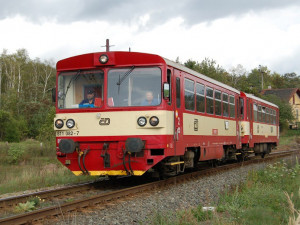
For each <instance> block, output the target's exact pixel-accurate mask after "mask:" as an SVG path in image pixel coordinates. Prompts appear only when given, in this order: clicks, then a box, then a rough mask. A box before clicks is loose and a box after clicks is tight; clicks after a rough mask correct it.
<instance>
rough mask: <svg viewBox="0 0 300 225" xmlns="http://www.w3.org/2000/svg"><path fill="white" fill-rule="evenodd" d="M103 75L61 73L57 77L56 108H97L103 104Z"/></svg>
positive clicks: (84, 72)
mask: <svg viewBox="0 0 300 225" xmlns="http://www.w3.org/2000/svg"><path fill="white" fill-rule="evenodd" d="M103 82H104V73H103V71H102V70H97V71H80V70H78V71H76V72H62V73H60V74H59V76H58V108H60V109H74V108H99V107H101V106H102V103H103V101H102V100H103Z"/></svg>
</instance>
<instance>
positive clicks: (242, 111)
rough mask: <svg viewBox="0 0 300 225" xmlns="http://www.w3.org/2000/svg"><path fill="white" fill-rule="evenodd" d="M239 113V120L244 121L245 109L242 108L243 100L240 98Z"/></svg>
mask: <svg viewBox="0 0 300 225" xmlns="http://www.w3.org/2000/svg"><path fill="white" fill-rule="evenodd" d="M239 108H240V111H239V113H240V118H242V119H244V110H245V108H244V99H242V98H240V107H239Z"/></svg>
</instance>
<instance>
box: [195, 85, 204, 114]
mask: <svg viewBox="0 0 300 225" xmlns="http://www.w3.org/2000/svg"><path fill="white" fill-rule="evenodd" d="M196 108H197V112H203V113H204V112H205V95H204V85H203V84H199V83H196Z"/></svg>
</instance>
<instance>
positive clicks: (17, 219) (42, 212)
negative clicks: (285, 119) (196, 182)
mask: <svg viewBox="0 0 300 225" xmlns="http://www.w3.org/2000/svg"><path fill="white" fill-rule="evenodd" d="M299 153H300V150H293V151H287V152H277V153H273V154H271V155H269V156H268V157H267V158H264V159H260V158H256V159H252V160H249V161H244V162H240V163H234V164H228V165H224V166H219V167H216V168H210V169H205V170H201V171H196V172H191V173H186V174H183V175H179V176H175V177H171V178H168V179H166V180H160V181H154V182H150V183H146V184H141V185H137V186H134V187H129V188H121V189H120V190H111V191H107V192H103V193H99V194H95V195H93V196H90V197H86V198H83V199H78V200H74V201H72V202H67V203H63V204H60V205H55V206H51V207H47V208H43V209H38V210H35V211H32V212H28V213H24V214H20V215H15V216H11V217H7V218H2V219H0V224H1V225H2V224H26V223H32V222H34V221H38V220H43V219H45V218H46V217H51V216H58V215H61V214H65V213H68V212H71V211H75V210H80V209H83V208H88V207H93V206H96V205H100V204H101V206H104V207H105V206H106V205H107V204H109V203H111V202H113V201H115V200H118V199H122V198H124V197H128V196H135V195H137V194H139V193H143V192H147V191H153V190H155V189H158V188H164V187H166V186H169V185H173V184H177V183H182V182H185V181H187V180H191V179H198V178H201V177H204V176H209V175H212V174H216V173H220V172H222V171H224V170H230V169H233V168H238V167H242V166H245V165H249V164H254V163H261V162H267V161H271V160H274V159H278V158H281V157H285V156H289V155H293V154H299ZM93 185H95V184H93V183H87V184H81V185H78V186H74V187H72V188H74V189H73V190H72V191H71V192H73V193H76V192H81V191H82V190H83V189H85V190H91V189H92V188H94V186H93ZM104 187H107V188H108V186H105V185H104ZM89 188H90V189H89ZM66 189H69V190H66ZM70 190H71V187H66V188H61V189H59V190H52V191H46V192H45V193H40V194H38V192H36V193H32V194H30V195H26V196H25V195H24V196H16V197H12V198H7V199H1V200H0V204H1V205H2V206H3V205H4V206H5V205H9V204H16V202H22V201H24V200H26V199H28V198H29V197H32V196H39V197H40V198H49V196H52V197H53V196H59V195H65V194H66V193H70ZM56 191H57V193H56ZM47 192H48V193H47ZM47 195H48V196H47ZM43 196H44V197H43Z"/></svg>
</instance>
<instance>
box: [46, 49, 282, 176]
mask: <svg viewBox="0 0 300 225" xmlns="http://www.w3.org/2000/svg"><path fill="white" fill-rule="evenodd" d="M56 69H57V75H56V78H57V79H56V88H55V90H54V91H53V96H52V97H53V100H54V101H55V105H56V116H55V118H54V130H55V132H56V155H57V159H58V160H59V161H60V162H61V163H62V164H63V165H65V166H66V167H67V168H68V169H69V170H70V171H72V172H73V173H74V174H75V175H77V176H78V175H90V176H109V177H114V176H128V175H132V176H142V175H144V174H153V175H154V176H156V175H159V176H173V175H177V174H179V173H182V172H184V171H185V170H186V169H193V168H195V167H196V166H197V164H198V163H199V162H224V161H228V160H243V159H244V158H245V157H247V156H249V155H250V154H255V155H260V156H261V157H264V156H265V155H266V154H268V153H270V152H271V150H272V149H274V148H275V147H276V146H277V145H278V141H279V108H278V106H277V105H275V104H273V103H271V102H268V101H266V100H263V99H261V98H258V97H256V96H254V95H251V94H248V93H244V92H242V91H239V90H237V89H235V88H233V87H230V86H228V85H226V84H223V83H221V82H219V81H216V80H214V79H212V78H209V77H207V76H205V75H203V74H200V73H198V72H196V71H194V70H191V69H189V68H186V67H184V66H183V65H181V64H178V63H175V62H173V61H171V60H168V59H166V58H163V57H161V56H159V55H155V54H148V53H139V52H122V51H108V52H96V53H89V54H84V55H78V56H74V57H70V58H66V59H63V60H60V61H58V62H57V65H56Z"/></svg>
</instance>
